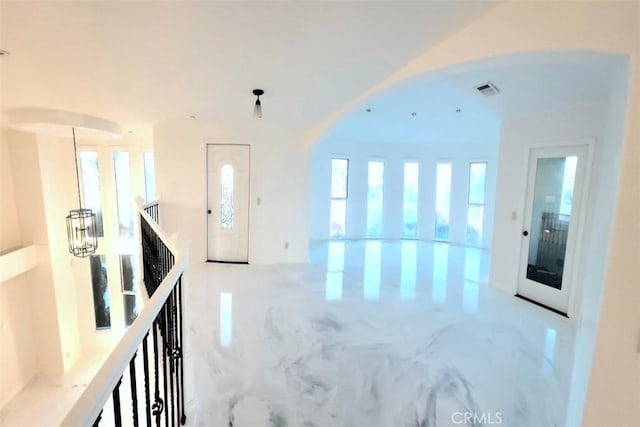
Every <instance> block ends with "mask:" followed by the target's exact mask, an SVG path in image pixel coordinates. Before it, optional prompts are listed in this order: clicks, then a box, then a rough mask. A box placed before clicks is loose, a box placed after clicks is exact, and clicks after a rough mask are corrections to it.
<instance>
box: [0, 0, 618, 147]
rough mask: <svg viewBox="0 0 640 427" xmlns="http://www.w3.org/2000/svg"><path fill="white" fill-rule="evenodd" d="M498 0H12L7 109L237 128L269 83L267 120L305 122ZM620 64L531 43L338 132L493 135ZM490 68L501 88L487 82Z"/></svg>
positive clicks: (389, 136)
mask: <svg viewBox="0 0 640 427" xmlns="http://www.w3.org/2000/svg"><path fill="white" fill-rule="evenodd" d="M493 4H494V3H488V2H476V1H474V2H457V1H456V2H431V1H429V2H391V1H389V2H314V3H311V2H297V1H290V2H211V1H209V2H110V1H109V2H106V1H104V2H99V1H88V2H37V3H36V2H26V1H17V2H14V1H2V2H0V12H1V13H2V14H1V16H0V19H1V21H0V24H1V25H0V48H2V49H5V50H7V51H9V52H10V53H11V54H10V55H9V56H4V57H2V58H0V72H1V74H0V80H1V82H0V83H1V90H2V93H1V95H2V96H1V102H2V110H3V111H4V112H6V111H8V110H11V109H15V108H24V107H37V108H51V109H57V110H65V111H73V112H79V113H84V114H89V115H94V116H98V117H103V118H105V119H108V120H112V121H115V122H118V123H120V124H122V125H123V126H124V130H125V131H126V130H127V127H135V125H136V124H140V123H143V124H152V123H158V122H163V121H166V120H176V119H186V118H188V117H189V116H191V115H195V116H197V118H198V120H202V121H207V122H213V123H222V124H231V127H233V126H243V125H246V124H247V120H251V112H252V103H253V102H254V100H255V98H254V97H253V95H252V94H251V90H252V89H253V88H256V87H260V88H263V89H264V90H265V95H264V96H263V97H262V103H263V109H264V118H263V119H262V120H263V121H265V122H269V123H270V124H271V125H273V126H274V127H285V128H287V129H304V128H307V127H309V126H311V125H313V124H315V123H316V122H318V121H320V120H322V119H323V118H325V117H326V116H327V115H329V114H330V113H332V112H334V111H336V110H338V109H339V108H340V107H342V106H344V105H347V104H348V103H349V102H351V101H352V100H353V99H355V98H357V97H358V96H359V95H361V94H362V93H364V92H365V91H367V90H368V89H370V88H371V87H373V86H374V85H375V84H377V83H379V82H380V81H382V80H384V79H385V78H386V77H388V76H389V75H391V74H392V73H393V72H394V71H396V70H398V69H399V68H401V67H402V66H403V65H405V64H406V63H407V62H409V61H410V60H411V59H412V58H414V57H415V56H417V55H418V54H420V53H422V52H423V51H425V50H426V49H427V48H428V47H429V46H431V45H434V44H435V43H437V42H439V41H440V40H442V39H443V38H445V37H446V36H448V35H450V34H452V33H454V32H455V31H457V30H458V29H460V28H461V27H463V26H464V25H466V24H467V23H468V22H470V21H472V20H473V19H475V18H476V17H477V16H479V15H480V14H482V13H484V12H486V11H488V10H489V9H490V8H491V7H492V6H493ZM611 64H612V62H610V61H607V60H600V61H588V60H585V59H584V58H581V59H580V60H575V58H569V56H567V55H565V54H558V55H556V56H555V57H553V58H552V60H549V57H548V56H546V57H536V55H531V56H530V57H529V59H527V60H520V61H515V62H510V63H509V62H507V63H505V62H504V61H501V60H495V61H488V62H487V63H485V64H481V66H469V67H462V68H460V69H456V70H451V72H450V73H448V74H447V75H444V76H443V75H440V76H439V77H437V78H433V77H430V76H419V77H417V78H414V79H412V80H410V81H406V82H403V83H402V84H400V85H398V86H395V87H393V88H390V89H388V90H385V91H383V92H381V93H378V94H376V95H375V96H374V97H373V98H371V99H369V100H367V101H366V102H365V103H364V104H362V105H360V106H358V107H356V109H354V111H352V112H351V113H350V114H348V115H347V116H345V117H344V118H343V119H342V120H341V121H340V122H338V123H337V124H336V126H335V127H334V128H333V129H332V130H331V131H330V133H329V134H328V136H330V137H335V138H343V139H355V140H371V141H379V142H386V141H392V140H393V141H394V142H397V141H398V140H399V139H401V140H403V141H405V142H412V143H413V142H424V141H432V140H433V141H442V140H443V138H446V139H447V141H458V140H460V141H472V140H474V139H475V140H478V139H483V138H492V137H493V136H492V135H495V130H496V128H497V127H499V122H500V120H501V119H504V118H512V117H519V116H524V115H528V114H533V113H535V112H538V111H542V110H550V109H555V108H562V107H563V106H568V105H571V104H574V103H577V102H588V101H589V100H595V99H602V98H604V97H606V96H607V93H608V90H609V82H610V80H611V75H612V72H613V71H612V70H613V68H612V65H611ZM487 80H490V81H492V82H493V83H495V84H496V85H497V86H498V87H499V88H500V90H501V92H500V94H499V95H497V96H494V97H491V98H486V97H483V96H481V95H479V94H478V93H476V92H475V90H474V89H473V87H474V86H475V85H477V84H480V83H484V82H485V81H487ZM367 107H369V108H371V109H372V112H371V113H366V112H365V109H366V108H367ZM457 108H460V109H461V110H462V111H461V113H456V109H457ZM412 112H416V116H411V113H412Z"/></svg>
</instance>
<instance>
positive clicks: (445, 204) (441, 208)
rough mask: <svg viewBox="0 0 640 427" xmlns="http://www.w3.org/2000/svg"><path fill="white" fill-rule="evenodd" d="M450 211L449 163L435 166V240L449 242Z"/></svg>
mask: <svg viewBox="0 0 640 427" xmlns="http://www.w3.org/2000/svg"><path fill="white" fill-rule="evenodd" d="M450 210H451V163H438V165H437V166H436V229H435V234H434V238H435V239H436V240H449V217H450Z"/></svg>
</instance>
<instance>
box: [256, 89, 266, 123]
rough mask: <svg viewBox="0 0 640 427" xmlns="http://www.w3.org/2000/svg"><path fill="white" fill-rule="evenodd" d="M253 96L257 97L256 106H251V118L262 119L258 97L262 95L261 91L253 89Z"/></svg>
mask: <svg viewBox="0 0 640 427" xmlns="http://www.w3.org/2000/svg"><path fill="white" fill-rule="evenodd" d="M253 94H254V95H255V96H256V97H257V99H256V104H255V105H254V106H253V117H256V118H258V119H261V118H262V104H260V96H261V95H264V91H263V90H262V89H254V90H253Z"/></svg>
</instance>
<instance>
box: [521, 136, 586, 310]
mask: <svg viewBox="0 0 640 427" xmlns="http://www.w3.org/2000/svg"><path fill="white" fill-rule="evenodd" d="M586 161H587V146H586V145H579V146H567V147H554V148H538V149H532V150H531V153H530V156H529V178H528V184H527V197H526V205H525V211H524V215H525V216H524V229H523V231H522V249H521V252H520V254H521V259H520V274H519V279H518V294H519V295H521V296H523V297H526V298H528V299H530V300H533V301H535V302H538V303H540V304H542V305H544V306H547V307H550V308H552V309H554V310H556V311H559V312H561V313H565V314H566V313H567V311H568V309H569V298H570V296H571V292H572V291H573V288H574V287H575V284H576V283H575V271H576V269H575V266H576V265H575V260H576V253H577V244H578V240H579V239H578V237H579V233H580V229H581V224H582V222H583V220H582V218H583V215H584V212H582V201H583V200H584V199H585V194H584V183H585V179H586V177H585V171H586Z"/></svg>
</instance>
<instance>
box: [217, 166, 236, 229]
mask: <svg viewBox="0 0 640 427" xmlns="http://www.w3.org/2000/svg"><path fill="white" fill-rule="evenodd" d="M220 185H221V187H222V188H221V191H220V194H221V196H220V228H225V229H231V228H233V166H231V165H224V166H222V170H221V172H220Z"/></svg>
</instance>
